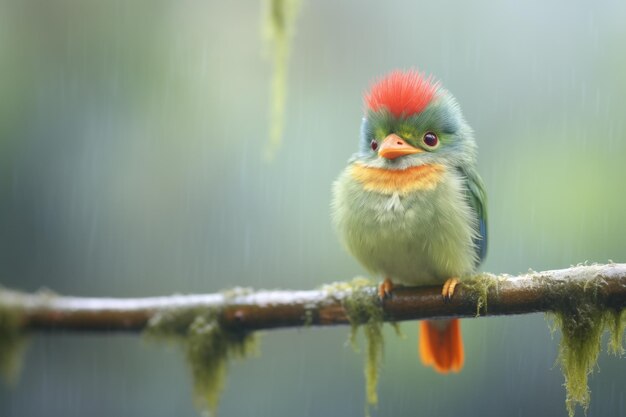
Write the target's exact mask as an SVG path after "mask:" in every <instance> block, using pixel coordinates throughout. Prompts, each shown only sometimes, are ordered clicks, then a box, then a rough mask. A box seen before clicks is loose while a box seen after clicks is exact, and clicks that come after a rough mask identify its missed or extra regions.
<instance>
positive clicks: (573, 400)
mask: <svg viewBox="0 0 626 417" xmlns="http://www.w3.org/2000/svg"><path fill="white" fill-rule="evenodd" d="M537 279H538V280H545V281H549V282H548V283H547V285H549V286H550V287H551V289H552V292H553V295H552V296H551V298H552V301H551V304H552V308H551V311H550V312H548V313H547V316H548V318H549V319H551V320H552V331H553V332H554V331H556V330H559V331H560V333H561V340H560V342H559V355H558V361H559V364H560V366H561V369H562V370H563V376H564V377H565V390H566V399H565V404H566V407H567V411H568V414H569V416H570V417H572V416H573V415H574V414H575V411H576V406H577V405H578V406H581V407H582V408H583V410H584V412H585V413H586V412H587V409H588V407H589V401H590V399H591V394H590V391H589V384H588V378H589V375H591V374H592V373H593V371H594V368H595V367H596V364H597V362H598V356H599V354H600V349H601V342H602V335H603V334H604V332H605V331H608V332H609V334H610V338H609V345H608V349H607V350H608V351H609V352H610V353H613V354H618V355H621V354H622V353H623V351H624V350H623V347H622V336H623V333H624V327H625V326H626V314H624V310H622V309H616V308H613V307H610V306H607V305H606V295H605V294H604V291H603V290H604V287H605V286H606V282H605V280H604V279H603V278H602V277H593V278H592V277H589V278H580V277H578V278H574V279H569V280H568V279H563V280H557V281H555V280H549V279H545V278H542V277H539V278H537Z"/></svg>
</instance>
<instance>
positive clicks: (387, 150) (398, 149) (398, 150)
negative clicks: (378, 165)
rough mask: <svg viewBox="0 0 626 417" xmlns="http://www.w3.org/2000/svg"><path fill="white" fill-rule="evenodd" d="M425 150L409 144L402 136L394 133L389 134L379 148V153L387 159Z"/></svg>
mask: <svg viewBox="0 0 626 417" xmlns="http://www.w3.org/2000/svg"><path fill="white" fill-rule="evenodd" d="M420 152H424V151H423V150H421V149H419V148H416V147H414V146H411V145H409V144H408V143H406V142H405V141H404V139H402V138H401V137H400V136H398V135H396V134H395V133H392V134H391V135H389V136H387V137H386V138H385V140H384V141H383V143H382V144H381V145H380V148H379V149H378V155H379V156H382V157H383V158H387V159H396V158H398V157H399V156H404V155H411V154H414V153H420Z"/></svg>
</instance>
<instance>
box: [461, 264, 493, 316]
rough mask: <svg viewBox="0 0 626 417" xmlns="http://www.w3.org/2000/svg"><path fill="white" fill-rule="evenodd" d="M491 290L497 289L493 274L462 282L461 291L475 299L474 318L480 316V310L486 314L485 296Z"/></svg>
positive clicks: (484, 274)
mask: <svg viewBox="0 0 626 417" xmlns="http://www.w3.org/2000/svg"><path fill="white" fill-rule="evenodd" d="M492 288H495V289H496V290H497V289H498V277H496V276H495V275H493V274H488V273H482V274H480V275H477V276H475V277H473V278H471V279H468V280H464V281H463V289H465V290H468V291H469V292H470V296H473V297H474V298H475V299H476V317H478V316H480V312H481V310H482V311H483V312H485V313H486V312H487V296H488V295H489V290H490V289H492Z"/></svg>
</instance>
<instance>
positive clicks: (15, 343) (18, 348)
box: [0, 289, 26, 383]
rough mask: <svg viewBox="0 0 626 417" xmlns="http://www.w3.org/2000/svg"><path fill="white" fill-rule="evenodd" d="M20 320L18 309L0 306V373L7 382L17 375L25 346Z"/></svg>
mask: <svg viewBox="0 0 626 417" xmlns="http://www.w3.org/2000/svg"><path fill="white" fill-rule="evenodd" d="M0 291H1V289H0ZM20 322H21V313H20V312H19V311H17V310H15V309H9V308H1V307H0V374H1V375H2V377H3V378H4V379H5V381H7V382H8V383H11V382H13V381H14V380H15V379H16V378H17V376H18V375H19V371H20V368H21V364H22V356H23V353H24V350H25V348H26V337H25V335H24V333H23V332H22V331H21V326H20Z"/></svg>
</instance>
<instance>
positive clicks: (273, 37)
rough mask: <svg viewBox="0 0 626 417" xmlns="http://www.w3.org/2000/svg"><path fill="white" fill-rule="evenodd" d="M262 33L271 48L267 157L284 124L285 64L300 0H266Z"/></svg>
mask: <svg viewBox="0 0 626 417" xmlns="http://www.w3.org/2000/svg"><path fill="white" fill-rule="evenodd" d="M265 4H266V6H265V34H266V38H267V39H268V41H269V44H270V46H271V49H272V56H273V61H274V62H273V65H274V72H273V75H272V84H271V102H270V133H269V142H268V145H267V147H266V157H267V158H268V159H271V158H273V156H274V154H275V153H276V150H277V149H278V148H279V147H280V145H281V142H282V136H283V129H284V124H285V102H286V97H287V63H288V60H289V50H290V44H291V38H292V36H293V31H294V25H295V20H296V17H297V15H298V10H299V9H300V0H265Z"/></svg>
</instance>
